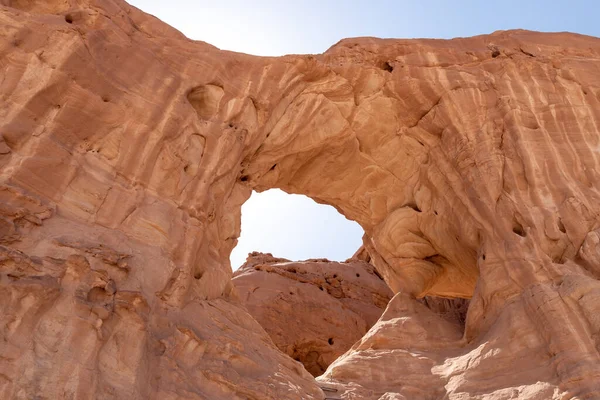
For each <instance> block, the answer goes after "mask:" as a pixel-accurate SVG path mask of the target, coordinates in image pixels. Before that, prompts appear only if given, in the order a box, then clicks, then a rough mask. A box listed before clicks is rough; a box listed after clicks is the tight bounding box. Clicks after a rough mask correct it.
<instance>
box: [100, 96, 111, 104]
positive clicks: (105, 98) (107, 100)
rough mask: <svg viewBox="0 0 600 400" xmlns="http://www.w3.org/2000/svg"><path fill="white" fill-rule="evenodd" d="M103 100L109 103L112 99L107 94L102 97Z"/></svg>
mask: <svg viewBox="0 0 600 400" xmlns="http://www.w3.org/2000/svg"><path fill="white" fill-rule="evenodd" d="M102 101H103V102H105V103H108V102H109V101H110V99H109V98H108V97H106V96H104V97H102Z"/></svg>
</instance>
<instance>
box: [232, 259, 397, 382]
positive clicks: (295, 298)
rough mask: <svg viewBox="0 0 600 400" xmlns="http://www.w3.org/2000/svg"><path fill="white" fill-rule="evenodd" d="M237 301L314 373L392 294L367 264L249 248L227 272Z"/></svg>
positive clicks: (370, 321)
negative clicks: (295, 259) (286, 255)
mask: <svg viewBox="0 0 600 400" xmlns="http://www.w3.org/2000/svg"><path fill="white" fill-rule="evenodd" d="M233 284H234V286H235V289H236V291H237V292H238V294H239V296H240V299H241V301H242V303H243V304H244V305H245V306H246V308H247V309H248V312H249V313H250V315H252V316H253V317H254V318H255V319H256V320H257V321H258V322H259V323H260V325H261V326H262V327H264V328H265V330H266V331H267V333H268V334H269V336H270V337H271V339H273V342H275V344H276V345H277V347H278V348H279V349H280V350H281V351H282V352H284V353H285V354H287V355H288V356H290V357H292V358H293V359H294V360H296V361H300V362H301V363H302V364H303V365H304V367H305V368H306V370H307V371H308V372H310V373H311V374H313V375H314V376H319V375H321V374H322V373H323V372H325V369H326V368H327V367H328V366H329V364H331V363H332V362H333V361H334V360H335V359H336V358H338V357H339V356H341V355H342V354H343V353H344V352H346V350H348V349H350V347H352V345H353V344H354V343H355V342H357V341H358V340H359V339H360V338H361V337H363V335H364V334H365V333H367V331H368V330H369V328H371V326H373V325H374V324H375V322H377V320H378V319H379V317H380V316H381V314H382V313H383V311H384V310H385V307H386V306H387V303H388V302H389V300H390V299H391V297H392V292H391V290H390V289H389V288H388V287H387V285H386V284H385V282H384V281H383V280H382V278H381V277H380V276H378V275H377V272H376V271H375V269H374V268H373V266H372V265H370V264H368V263H366V262H364V261H360V260H356V259H350V260H348V261H346V262H343V263H339V262H330V261H328V260H324V259H320V260H317V259H315V260H306V261H299V262H291V261H289V260H286V259H281V258H275V257H273V256H272V255H271V254H262V253H252V254H250V256H249V257H248V259H247V260H246V263H245V264H244V265H242V266H241V267H240V268H239V269H238V270H237V271H235V273H234V274H233Z"/></svg>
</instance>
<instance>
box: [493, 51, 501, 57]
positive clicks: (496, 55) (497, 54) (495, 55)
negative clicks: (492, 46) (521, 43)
mask: <svg viewBox="0 0 600 400" xmlns="http://www.w3.org/2000/svg"><path fill="white" fill-rule="evenodd" d="M499 55H500V50H494V51H492V58H496V57H498V56H499Z"/></svg>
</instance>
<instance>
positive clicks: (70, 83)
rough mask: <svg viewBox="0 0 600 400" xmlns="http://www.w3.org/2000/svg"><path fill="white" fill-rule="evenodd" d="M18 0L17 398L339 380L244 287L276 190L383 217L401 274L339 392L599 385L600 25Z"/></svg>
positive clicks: (0, 116) (175, 393)
mask: <svg viewBox="0 0 600 400" xmlns="http://www.w3.org/2000/svg"><path fill="white" fill-rule="evenodd" d="M1 4H2V6H1V8H0V18H1V20H2V23H1V24H0V76H1V79H0V97H1V99H2V102H1V103H0V104H1V105H0V135H1V140H0V201H1V204H0V216H1V218H0V245H1V246H3V247H2V253H1V258H0V260H1V261H0V273H1V274H2V275H1V278H0V285H1V286H2V290H1V295H0V307H1V309H2V314H1V318H2V321H1V324H0V337H1V340H0V397H2V398H7V399H30V398H76V399H92V398H115V399H123V398H126V399H171V398H172V399H175V398H179V399H181V398H186V399H205V398H209V399H211V400H213V399H236V398H239V399H246V398H254V399H265V398H273V399H275V398H277V399H283V398H286V399H298V398H303V399H310V398H314V399H320V398H323V397H324V395H323V393H321V392H320V391H319V389H318V386H317V383H316V382H315V381H314V380H313V378H312V377H311V376H310V374H308V373H307V372H306V371H305V370H304V369H303V368H302V366H301V364H300V363H297V362H295V361H293V360H291V359H289V357H287V356H285V355H283V354H282V353H281V352H279V351H278V350H277V348H276V347H275V345H274V343H273V342H272V340H271V339H270V338H269V336H268V335H267V334H266V332H265V331H264V330H263V329H262V328H261V327H260V326H259V324H258V323H257V322H256V321H255V320H254V319H252V318H251V317H250V316H249V315H248V314H247V313H246V312H245V311H244V310H243V307H242V306H241V305H239V304H237V303H236V300H235V298H234V296H232V288H233V286H232V282H231V277H232V270H231V266H230V265H229V261H228V257H229V254H230V252H231V249H232V248H233V247H234V246H235V244H236V240H237V238H238V237H239V234H240V208H241V204H242V203H243V202H244V201H245V200H246V199H247V198H248V197H249V196H250V193H251V191H252V190H253V189H254V190H266V189H269V188H281V189H283V190H285V191H287V192H289V193H299V194H305V195H307V196H309V197H311V198H313V199H314V200H316V201H318V202H321V203H326V204H330V205H332V206H334V207H336V208H337V209H338V210H339V211H340V212H341V213H342V214H344V215H345V216H346V217H347V218H349V219H352V220H355V221H357V222H358V223H359V224H360V225H361V226H362V227H363V229H364V231H365V237H364V246H365V251H366V253H367V254H368V258H369V259H370V263H371V264H373V265H374V267H375V268H376V269H377V270H378V271H379V272H380V274H381V275H382V276H383V278H384V279H385V281H386V283H387V284H388V285H389V287H390V288H391V289H392V290H393V292H394V293H396V295H395V297H394V299H393V300H392V301H391V302H390V306H389V307H388V310H387V311H386V313H385V314H384V315H383V316H382V320H381V321H380V323H377V324H375V325H374V326H373V327H372V328H371V329H370V331H369V332H368V333H367V334H366V335H365V337H363V338H362V339H361V341H360V344H358V345H357V347H355V348H354V349H351V350H350V351H349V352H347V353H345V355H344V356H342V358H340V359H338V360H336V361H335V362H334V363H332V364H331V365H330V366H329V368H328V369H329V371H328V372H326V373H325V375H324V377H325V378H320V379H321V380H323V379H327V382H326V383H327V384H329V385H337V386H339V388H340V389H339V390H340V392H338V393H342V394H343V395H344V396H346V397H347V398H349V397H350V396H351V395H352V393H353V391H354V392H355V393H361V396H362V398H365V399H370V398H373V399H378V398H380V399H401V398H408V399H410V398H414V396H416V395H418V396H421V397H422V398H440V397H442V398H448V399H461V400H462V399H484V398H485V399H516V398H522V399H535V398H539V399H550V398H552V399H559V398H560V399H564V398H580V399H591V398H596V397H598V396H599V385H598V382H600V356H599V342H598V337H599V336H600V335H599V334H600V320H599V319H598V315H600V312H599V311H600V310H599V309H600V282H599V281H598V279H599V278H600V266H599V265H598V262H599V260H600V256H599V254H600V250H599V243H600V240H599V239H598V238H599V237H600V236H599V231H600V193H599V188H600V180H599V174H600V168H599V165H600V131H599V128H598V127H599V126H600V73H599V71H600V39H597V38H593V37H587V36H582V35H576V34H569V33H536V32H528V31H521V30H515V31H505V32H495V33H493V34H491V35H482V36H477V37H472V38H459V39H453V40H429V39H428V40H397V39H376V38H355V39H344V40H342V41H340V42H339V43H337V44H335V45H334V46H332V47H331V48H330V49H329V50H328V51H327V52H325V53H324V54H321V55H294V56H285V57H280V58H272V57H254V56H250V55H245V54H240V53H232V52H226V51H220V50H218V49H217V48H215V47H214V46H211V45H209V44H206V43H203V42H199V41H192V40H189V39H187V38H185V37H184V36H183V35H182V34H180V33H179V32H177V31H176V30H174V29H172V28H170V27H168V26H167V25H165V24H163V23H162V22H160V21H159V20H157V19H156V18H154V17H151V16H148V15H146V14H144V13H143V12H141V11H139V10H137V9H135V8H134V7H131V6H129V5H128V4H126V3H125V2H123V1H120V0H77V1H75V0H60V1H59V0H49V1H44V2H33V1H17V0H3V1H2V3H1ZM425 296H438V297H445V298H453V299H455V298H460V299H463V298H464V299H470V302H469V309H468V312H467V316H466V321H465V324H464V329H462V328H461V326H460V324H458V323H457V322H456V321H455V322H453V321H452V319H451V318H446V317H443V316H440V315H439V314H438V313H437V312H434V311H433V310H432V309H430V308H428V307H426V306H425V305H424V304H422V303H419V302H418V301H417V299H419V298H423V297H425ZM370 346H373V348H371V347H370ZM387 362H389V363H390V364H388V366H385V364H386V363H387ZM406 371H409V373H408V374H407V373H406ZM404 375H407V376H408V377H409V378H410V379H408V381H407V380H405V379H403V376H404ZM321 384H325V382H323V383H321ZM415 393H416V394H415Z"/></svg>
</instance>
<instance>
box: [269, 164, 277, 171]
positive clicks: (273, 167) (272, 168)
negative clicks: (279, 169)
mask: <svg viewBox="0 0 600 400" xmlns="http://www.w3.org/2000/svg"><path fill="white" fill-rule="evenodd" d="M276 166H277V164H274V165H273V166H272V167H271V169H270V170H269V171H273V170H274V169H275V167H276Z"/></svg>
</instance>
